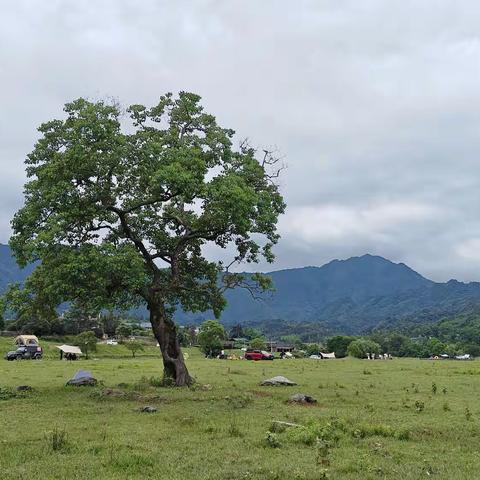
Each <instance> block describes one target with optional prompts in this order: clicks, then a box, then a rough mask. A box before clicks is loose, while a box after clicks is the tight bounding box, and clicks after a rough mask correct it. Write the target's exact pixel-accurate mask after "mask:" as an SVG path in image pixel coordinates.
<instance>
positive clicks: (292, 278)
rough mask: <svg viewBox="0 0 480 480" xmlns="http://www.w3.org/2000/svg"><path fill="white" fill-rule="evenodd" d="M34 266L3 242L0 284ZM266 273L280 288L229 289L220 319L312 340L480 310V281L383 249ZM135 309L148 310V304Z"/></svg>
mask: <svg viewBox="0 0 480 480" xmlns="http://www.w3.org/2000/svg"><path fill="white" fill-rule="evenodd" d="M29 269H31V267H29V268H27V269H25V271H21V270H19V269H18V267H16V265H15V262H14V261H13V259H12V258H11V256H10V252H9V249H8V247H6V246H0V290H1V289H2V288H3V289H4V288H5V286H6V284H7V283H9V282H15V281H18V282H21V281H23V280H24V279H25V276H26V274H27V273H28V271H29ZM269 275H270V276H271V277H272V280H273V284H274V287H275V291H274V292H273V293H268V294H264V295H263V297H262V299H261V300H254V299H252V297H251V295H250V294H249V293H248V292H247V291H245V290H242V289H236V290H233V291H228V292H227V294H226V298H227V300H228V304H227V307H226V309H225V311H224V312H223V313H222V317H221V318H222V321H223V323H225V324H226V325H227V326H231V325H234V324H238V323H241V324H248V325H257V326H263V327H264V328H263V329H264V330H265V331H268V332H269V333H278V334H279V336H281V335H283V334H288V333H296V334H301V333H302V330H308V331H312V332H313V336H312V337H311V338H310V339H311V340H313V339H315V338H319V337H323V336H325V335H329V334H333V333H337V332H341V333H349V334H358V333H362V332H365V331H368V330H371V329H372V328H378V327H380V328H389V327H392V326H395V325H396V324H397V323H399V322H410V323H412V324H423V323H430V322H436V321H438V320H440V319H442V318H444V317H452V316H456V315H459V314H471V313H472V312H478V311H480V284H479V283H477V282H472V283H468V284H467V283H461V282H457V281H455V280H451V281H449V282H447V283H436V282H432V281H431V280H428V279H426V278H424V277H422V276H421V275H420V274H418V273H417V272H415V271H414V270H412V269H411V268H409V267H408V266H406V265H404V264H396V263H393V262H390V261H389V260H386V259H384V258H382V257H378V256H372V255H364V256H362V257H353V258H350V259H348V260H333V261H332V262H330V263H328V264H326V265H324V266H322V267H305V268H295V269H291V270H281V271H277V272H271V273H270V274H269ZM134 313H135V314H136V315H137V316H145V317H146V316H147V312H146V310H145V309H139V310H137V311H136V312H134ZM209 318H213V312H209V311H207V312H204V313H195V314H188V315H187V314H185V313H183V312H181V311H179V312H177V313H176V319H177V321H178V322H180V323H183V324H190V323H196V324H199V323H201V322H202V321H203V320H206V319H209ZM301 324H303V327H302V326H301Z"/></svg>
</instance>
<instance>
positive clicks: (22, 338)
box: [15, 335, 38, 345]
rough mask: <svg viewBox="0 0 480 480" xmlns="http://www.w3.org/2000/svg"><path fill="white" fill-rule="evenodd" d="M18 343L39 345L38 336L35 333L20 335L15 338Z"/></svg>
mask: <svg viewBox="0 0 480 480" xmlns="http://www.w3.org/2000/svg"><path fill="white" fill-rule="evenodd" d="M15 343H16V344H17V345H38V338H37V337H36V336H35V335H19V336H18V337H16V338H15Z"/></svg>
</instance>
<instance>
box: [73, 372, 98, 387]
mask: <svg viewBox="0 0 480 480" xmlns="http://www.w3.org/2000/svg"><path fill="white" fill-rule="evenodd" d="M97 383H98V382H97V379H96V378H94V377H93V375H92V373H91V372H87V371H86V370H79V371H78V372H77V373H76V374H75V375H74V376H73V377H72V378H71V379H70V380H69V381H68V382H67V385H73V386H75V387H85V386H94V385H96V384H97Z"/></svg>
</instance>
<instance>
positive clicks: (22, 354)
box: [5, 345, 43, 361]
mask: <svg viewBox="0 0 480 480" xmlns="http://www.w3.org/2000/svg"><path fill="white" fill-rule="evenodd" d="M42 357H43V350H42V347H41V346H40V345H22V346H20V347H18V348H17V349H16V350H12V351H10V352H7V354H6V355H5V358H6V359H7V360H9V361H11V360H27V359H33V360H40V359H41V358H42Z"/></svg>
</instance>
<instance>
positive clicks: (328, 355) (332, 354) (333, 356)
mask: <svg viewBox="0 0 480 480" xmlns="http://www.w3.org/2000/svg"><path fill="white" fill-rule="evenodd" d="M320 356H321V357H322V358H335V352H332V353H323V352H320Z"/></svg>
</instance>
